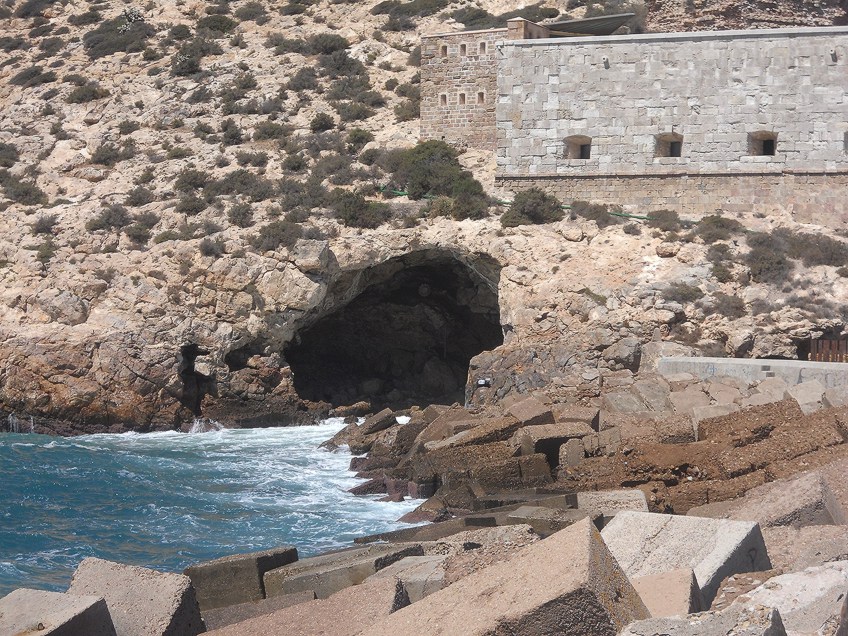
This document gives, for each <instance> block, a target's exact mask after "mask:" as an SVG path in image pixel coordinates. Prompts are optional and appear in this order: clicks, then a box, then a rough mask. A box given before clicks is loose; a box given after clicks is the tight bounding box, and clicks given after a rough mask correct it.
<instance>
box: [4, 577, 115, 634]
mask: <svg viewBox="0 0 848 636" xmlns="http://www.w3.org/2000/svg"><path fill="white" fill-rule="evenodd" d="M0 634H9V635H14V636H18V635H19V634H20V635H24V636H28V635H29V634H39V635H41V634H43V635H44V636H82V635H85V636H115V626H114V625H113V624H112V617H111V616H109V610H108V608H107V607H106V601H104V600H103V599H102V598H100V597H99V596H72V595H70V594H61V593H59V592H45V591H43V590H29V589H26V588H22V589H19V590H15V591H14V592H11V593H9V594H7V595H6V596H4V597H3V598H0Z"/></svg>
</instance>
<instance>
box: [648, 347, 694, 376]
mask: <svg viewBox="0 0 848 636" xmlns="http://www.w3.org/2000/svg"><path fill="white" fill-rule="evenodd" d="M693 355H695V349H694V348H692V347H687V346H686V345H682V344H678V343H676V342H663V341H662V340H657V341H652V342H646V343H645V344H643V345H642V356H641V360H640V363H639V372H640V373H645V372H646V371H649V372H652V373H653V372H658V371H659V368H658V367H659V364H658V363H659V361H660V360H661V359H662V358H689V357H691V356H693Z"/></svg>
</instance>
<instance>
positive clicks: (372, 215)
mask: <svg viewBox="0 0 848 636" xmlns="http://www.w3.org/2000/svg"><path fill="white" fill-rule="evenodd" d="M330 207H331V208H332V210H333V212H334V213H335V216H336V218H337V219H339V220H340V221H341V222H342V223H343V224H344V225H346V226H348V227H359V228H368V229H374V228H376V227H379V226H380V225H382V224H383V223H385V222H386V221H388V220H389V219H390V218H391V209H390V208H389V206H388V205H387V204H385V203H380V202H378V201H368V200H366V199H365V197H363V196H362V195H361V194H358V193H356V192H349V191H347V190H341V189H337V190H334V191H333V192H332V193H331V194H330Z"/></svg>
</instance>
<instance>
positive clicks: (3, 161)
mask: <svg viewBox="0 0 848 636" xmlns="http://www.w3.org/2000/svg"><path fill="white" fill-rule="evenodd" d="M20 158H21V155H20V153H19V152H18V149H17V148H15V146H13V145H12V144H6V143H0V168H11V167H12V166H14V165H15V164H16V163H17V162H18V159H20Z"/></svg>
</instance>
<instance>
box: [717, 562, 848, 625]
mask: <svg viewBox="0 0 848 636" xmlns="http://www.w3.org/2000/svg"><path fill="white" fill-rule="evenodd" d="M846 595H848V561H835V562H833V563H826V564H824V565H822V566H819V567H812V568H807V569H806V570H803V571H801V572H791V573H789V574H783V575H781V576H776V577H774V578H771V579H769V580H768V581H766V582H765V583H763V584H762V585H760V586H759V587H758V588H756V589H754V590H752V591H750V592H748V593H746V594H744V595H743V596H740V597H738V598H737V599H736V600H735V601H734V603H733V604H734V605H744V606H751V605H766V606H768V607H774V608H776V609H777V610H779V611H780V615H781V617H782V618H783V623H784V625H786V629H787V630H789V631H790V632H799V633H803V634H832V633H834V632H835V631H836V628H837V625H838V624H839V616H840V611H841V609H842V604H843V601H844V600H845V597H846ZM731 607H732V606H731Z"/></svg>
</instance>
